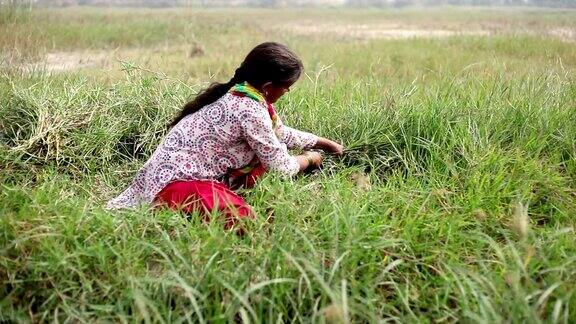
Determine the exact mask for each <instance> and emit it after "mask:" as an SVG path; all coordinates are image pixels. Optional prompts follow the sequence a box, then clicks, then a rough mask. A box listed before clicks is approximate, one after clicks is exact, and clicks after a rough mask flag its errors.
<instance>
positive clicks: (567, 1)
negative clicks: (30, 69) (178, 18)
mask: <svg viewBox="0 0 576 324" xmlns="http://www.w3.org/2000/svg"><path fill="white" fill-rule="evenodd" d="M0 3H2V4H4V5H6V4H8V5H11V4H12V5H13V4H25V5H29V4H30V3H33V4H34V5H36V6H43V7H44V6H48V7H66V6H124V7H182V6H191V7H228V6H234V7H241V6H253V7H303V6H338V7H342V6H344V7H345V6H348V7H381V8H399V7H408V6H439V5H453V6H459V5H464V6H535V7H553V8H576V0H0Z"/></svg>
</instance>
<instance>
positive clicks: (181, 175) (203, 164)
mask: <svg viewBox="0 0 576 324" xmlns="http://www.w3.org/2000/svg"><path fill="white" fill-rule="evenodd" d="M277 125H278V126H277V129H276V131H274V130H273V128H272V120H271V119H270V115H269V113H268V108H267V107H266V106H265V105H264V104H262V103H259V102H257V101H255V100H253V99H250V98H248V97H240V96H236V95H233V94H231V93H227V94H226V95H224V96H223V97H222V98H220V99H218V100H217V101H216V102H214V103H212V104H210V105H207V106H206V107H203V108H202V109H200V110H199V111H198V112H196V113H194V114H191V115H188V116H186V117H184V118H183V119H182V120H181V121H180V122H179V123H178V124H176V125H175V126H174V127H172V129H170V131H169V132H168V134H167V135H166V137H165V138H164V139H163V141H162V142H161V143H160V145H159V146H158V148H157V149H156V151H154V153H153V154H152V156H151V157H150V159H149V160H148V161H147V162H146V163H145V164H144V166H143V167H142V169H140V171H139V172H138V174H137V175H136V177H135V179H134V181H133V182H132V184H131V185H130V186H129V187H128V188H127V189H126V190H124V192H122V193H121V194H120V195H119V196H118V197H116V198H114V199H112V200H110V201H109V202H108V204H107V208H109V209H117V208H125V207H136V206H138V205H140V204H142V203H152V202H153V201H154V198H155V197H156V195H157V194H158V193H159V192H160V191H161V190H162V189H163V188H164V187H165V186H166V185H167V184H168V183H170V182H172V181H177V180H216V179H218V178H219V177H221V176H223V175H224V174H226V172H227V171H228V170H230V169H238V168H242V167H244V166H246V165H248V164H249V163H250V161H252V159H253V158H254V157H255V156H256V157H258V159H259V160H260V162H262V164H263V165H264V166H265V167H266V168H267V169H270V170H276V171H279V172H281V173H283V174H285V175H289V176H291V175H294V174H296V173H298V170H299V164H298V161H297V159H296V158H295V157H294V156H291V155H290V154H289V153H288V149H289V148H290V149H291V148H301V149H309V148H312V147H313V146H314V145H316V142H317V140H318V137H317V136H316V135H313V134H310V133H307V132H302V131H299V130H296V129H293V128H290V127H288V126H285V125H283V124H282V122H281V121H280V120H279V119H278V124H277Z"/></svg>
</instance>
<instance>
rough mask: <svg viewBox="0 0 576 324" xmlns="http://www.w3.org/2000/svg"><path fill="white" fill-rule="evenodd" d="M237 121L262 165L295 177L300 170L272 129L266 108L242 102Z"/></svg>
mask: <svg viewBox="0 0 576 324" xmlns="http://www.w3.org/2000/svg"><path fill="white" fill-rule="evenodd" d="M238 119H239V122H240V125H241V127H242V131H243V133H244V137H245V139H246V141H247V142H248V145H249V146H250V147H251V148H252V149H253V150H254V152H255V153H256V156H257V157H258V158H259V159H260V161H261V162H262V164H263V165H264V166H265V167H267V168H269V169H273V170H277V171H279V172H281V173H283V174H285V175H289V176H291V175H295V174H296V173H298V171H299V170H300V165H299V163H298V160H297V159H296V157H294V156H291V155H290V154H289V153H288V150H287V148H286V145H284V144H282V143H281V142H280V140H279V139H278V137H277V136H276V134H275V133H274V130H273V128H272V120H271V119H270V115H269V114H268V111H267V110H266V108H265V107H264V106H263V105H262V104H260V103H258V102H256V101H253V100H252V99H246V100H243V104H242V105H240V107H239V111H238Z"/></svg>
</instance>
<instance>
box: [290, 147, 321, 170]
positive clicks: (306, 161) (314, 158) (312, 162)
mask: <svg viewBox="0 0 576 324" xmlns="http://www.w3.org/2000/svg"><path fill="white" fill-rule="evenodd" d="M296 158H297V159H298V163H299V164H300V171H304V170H306V169H308V168H316V169H317V168H320V165H322V155H320V153H318V152H312V151H310V152H306V153H304V154H302V155H298V156H297V157H296Z"/></svg>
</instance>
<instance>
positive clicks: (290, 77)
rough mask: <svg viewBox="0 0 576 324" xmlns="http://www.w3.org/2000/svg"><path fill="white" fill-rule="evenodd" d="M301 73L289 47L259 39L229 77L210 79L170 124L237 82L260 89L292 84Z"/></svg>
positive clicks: (296, 57) (296, 58) (213, 100)
mask: <svg viewBox="0 0 576 324" xmlns="http://www.w3.org/2000/svg"><path fill="white" fill-rule="evenodd" d="M301 73H302V61H300V59H299V58H298V56H296V54H294V53H293V52H292V51H291V50H290V49H289V48H288V47H286V46H285V45H282V44H279V43H275V42H266V43H262V44H260V45H258V46H256V47H254V48H253V49H252V50H251V51H250V53H248V55H247V56H246V58H245V59H244V62H242V64H241V65H240V67H239V68H237V69H236V72H235V73H234V76H233V77H232V79H230V81H228V82H226V83H212V84H211V85H210V86H209V87H208V88H207V89H205V90H204V91H202V92H201V93H200V94H198V95H197V96H196V98H194V100H192V101H190V102H188V103H187V104H186V105H184V108H183V109H182V111H180V114H178V116H177V117H176V118H174V120H173V121H172V122H171V123H170V125H169V126H170V127H172V126H174V125H176V124H178V122H179V121H181V120H182V119H183V118H184V117H186V116H188V115H190V114H193V113H195V112H197V111H198V110H200V109H201V108H202V107H204V106H206V105H209V104H211V103H213V102H215V101H216V100H218V99H220V97H222V96H223V95H225V94H226V93H227V92H228V91H229V90H230V88H232V87H233V86H234V85H235V84H237V83H241V82H244V81H246V82H248V83H250V84H251V85H252V86H253V87H255V88H256V89H259V90H261V87H262V86H263V85H264V84H265V83H267V82H272V84H274V85H284V84H285V85H291V84H292V83H294V82H296V80H298V78H300V74H301Z"/></svg>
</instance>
